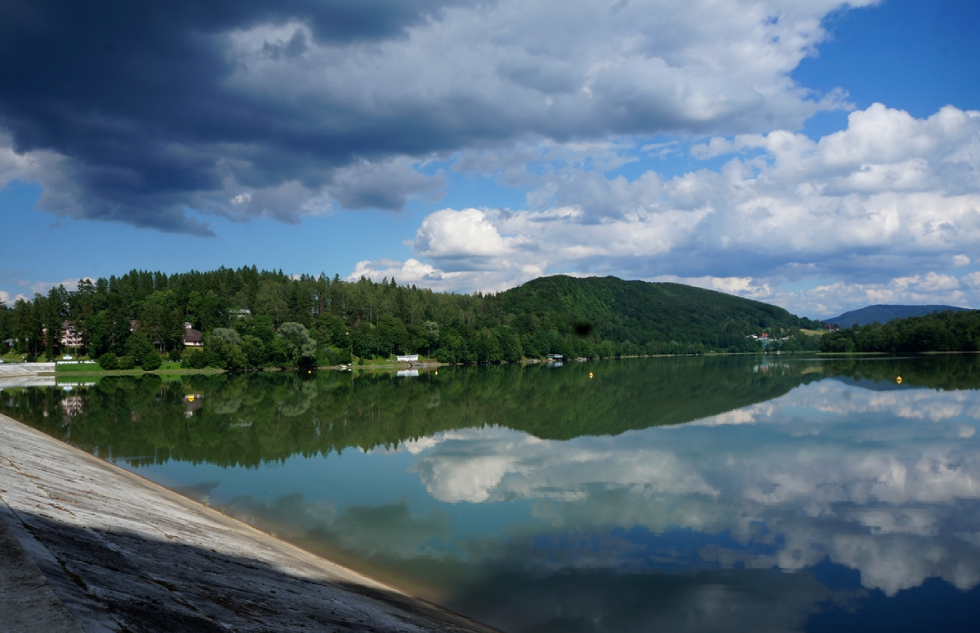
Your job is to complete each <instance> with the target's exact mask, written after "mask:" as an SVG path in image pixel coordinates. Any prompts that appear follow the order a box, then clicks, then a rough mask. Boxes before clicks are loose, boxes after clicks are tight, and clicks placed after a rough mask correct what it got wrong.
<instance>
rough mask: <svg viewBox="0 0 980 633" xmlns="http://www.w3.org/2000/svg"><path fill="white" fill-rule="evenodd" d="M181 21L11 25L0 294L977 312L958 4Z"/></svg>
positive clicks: (359, 8) (17, 19) (184, 13)
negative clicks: (246, 276)
mask: <svg viewBox="0 0 980 633" xmlns="http://www.w3.org/2000/svg"><path fill="white" fill-rule="evenodd" d="M195 6H196V5H194V4H193V3H190V2H188V3H185V2H179V1H178V2H175V3H173V4H171V5H169V6H168V7H167V8H166V9H160V8H155V7H153V8H140V7H133V6H130V5H129V4H127V3H122V2H106V3H100V5H99V7H98V9H95V10H91V11H86V12H82V13H79V8H78V7H77V6H75V4H74V3H67V2H54V1H47V0H45V1H43V2H39V3H38V4H37V7H39V9H38V10H36V11H33V12H25V11H15V10H14V9H13V8H10V7H8V8H5V9H0V226H2V227H3V231H2V235H3V246H2V247H0V298H2V299H4V300H6V301H7V302H8V303H9V302H10V301H12V300H13V299H14V298H15V297H17V296H18V295H26V296H31V295H32V294H33V293H34V292H38V291H41V292H44V291H46V289H47V288H49V287H50V285H51V284H57V283H65V285H66V286H67V287H71V285H72V283H74V282H76V281H77V280H78V279H79V278H81V277H93V278H95V277H100V276H109V275H111V274H120V273H122V272H125V271H128V270H130V269H133V268H140V269H150V270H162V271H165V272H182V271H187V270H190V269H198V270H206V269H213V268H216V267H218V266H222V265H223V266H233V267H237V266H242V265H251V264H255V265H257V266H259V267H260V268H274V269H282V270H284V271H286V272H289V273H302V272H306V273H312V274H317V273H320V272H325V273H327V274H328V275H331V276H333V274H335V273H337V274H339V275H340V276H341V277H349V276H350V277H354V278H356V277H357V276H360V275H362V274H363V275H367V276H369V277H372V278H376V279H378V280H380V279H382V278H383V277H391V276H394V277H395V278H396V279H397V280H398V281H399V282H401V283H416V284H418V285H422V286H427V287H432V288H435V289H437V290H452V291H458V292H472V291H475V290H484V291H485V290H500V289H504V288H508V287H512V286H514V285H518V284H520V283H523V282H524V281H527V280H528V279H531V278H533V277H536V276H539V275H544V274H555V273H570V274H578V275H594V274H598V275H607V274H611V275H616V276H619V277H623V278H628V279H647V280H651V281H657V280H669V281H680V282H683V283H690V284H693V285H699V286H703V287H708V288H713V289H717V290H722V291H725V292H731V293H734V294H738V295H741V296H746V297H751V298H756V299H760V300H763V301H767V302H770V303H775V304H778V305H781V306H784V307H786V308H787V309H789V310H791V311H792V312H794V313H796V314H801V315H807V316H813V317H820V316H832V315H835V314H839V313H840V312H843V311H845V310H848V309H853V308H857V307H862V306H864V305H869V304H873V303H918V304H921V303H945V304H954V305H959V306H967V307H977V306H978V304H980V267H978V264H977V260H978V258H980V248H978V247H977V246H976V245H978V244H980V239H978V238H980V177H978V176H980V173H978V171H980V114H978V112H977V110H980V86H978V83H977V82H976V81H975V80H974V79H975V78H976V77H978V76H980V52H978V50H977V47H976V46H975V45H973V42H974V40H975V33H976V29H977V27H978V26H980V8H978V6H977V3H975V2H964V1H959V2H954V1H948V0H946V1H938V2H931V3H922V2H911V1H909V0H884V1H883V2H874V1H873V0H866V1H861V2H854V3H852V4H851V5H844V4H841V3H839V2H836V1H834V0H820V1H813V2H806V3H803V2H789V1H787V0H732V2H729V3H723V4H721V5H718V4H717V3H712V2H709V1H708V0H704V1H695V2H688V3H675V2H671V1H668V0H650V1H647V2H642V1H639V0H633V1H620V2H615V1H610V0H603V1H599V0H594V1H593V0H583V2H581V3H579V4H578V5H576V10H575V11H569V10H568V8H567V6H568V5H567V4H564V3H561V2H558V1H557V0H533V1H532V0H496V1H495V2H490V3H476V2H469V1H467V0H426V1H413V2H408V1H405V2H401V1H395V0H393V1H391V2H381V1H380V0H377V1H375V0H365V2H362V3H356V4H351V3H346V2H331V1H324V2H319V3H311V2H308V1H306V0H289V1H286V2H280V3H274V4H273V3H266V2H261V1H259V0H254V1H252V2H243V3H236V4H235V5H234V6H233V7H231V8H228V7H223V5H213V6H212V8H211V9H210V10H209V11H210V12H208V11H202V10H198V9H195V8H194V7H195ZM3 13H6V14H7V15H3Z"/></svg>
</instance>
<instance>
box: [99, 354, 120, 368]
mask: <svg viewBox="0 0 980 633" xmlns="http://www.w3.org/2000/svg"><path fill="white" fill-rule="evenodd" d="M99 367H101V368H102V369H104V370H106V371H112V370H113V369H119V357H118V356H116V355H115V354H113V353H112V352H107V353H105V354H103V355H102V356H100V357H99Z"/></svg>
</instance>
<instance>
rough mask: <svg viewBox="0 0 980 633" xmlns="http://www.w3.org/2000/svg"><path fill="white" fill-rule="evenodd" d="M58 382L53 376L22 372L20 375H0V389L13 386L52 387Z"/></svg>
mask: <svg viewBox="0 0 980 633" xmlns="http://www.w3.org/2000/svg"><path fill="white" fill-rule="evenodd" d="M57 384H58V381H57V380H55V377H54V376H37V375H34V374H24V375H21V376H0V391H3V390H4V389H12V388H14V387H54V386H55V385H57Z"/></svg>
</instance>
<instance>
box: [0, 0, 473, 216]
mask: <svg viewBox="0 0 980 633" xmlns="http://www.w3.org/2000/svg"><path fill="white" fill-rule="evenodd" d="M454 3H455V2H454V0H424V1H422V2H416V1H411V2H410V1H394V2H393V1H389V0H358V1H356V2H355V1H348V0H334V1H329V0H328V1H313V0H284V1H281V2H259V1H256V0H246V1H226V2H221V1H217V2H203V3H202V2H194V1H186V0H177V1H175V2H166V3H134V2H122V1H108V2H97V3H80V2H57V1H43V0H42V1H38V2H0V126H2V127H3V128H6V130H7V131H8V132H9V134H10V135H11V138H12V141H13V146H14V148H15V149H16V150H17V151H18V152H30V151H35V150H51V151H53V152H56V153H57V154H60V155H61V156H62V157H63V160H62V161H60V163H59V165H58V168H59V170H60V172H61V176H62V177H61V178H60V179H59V183H58V185H57V186H55V187H48V188H46V189H49V191H46V196H45V198H44V199H43V200H42V201H41V204H40V206H41V208H44V209H47V210H51V211H56V212H59V213H65V214H69V215H73V216H75V217H86V218H92V219H104V220H118V221H123V222H128V223H132V224H136V225H139V226H145V227H152V228H157V229H160V230H165V231H167V230H175V231H186V232H191V233H197V234H209V233H210V231H209V230H208V229H207V225H206V224H199V223H196V222H194V221H192V220H190V219H187V218H185V215H184V212H183V207H184V206H185V205H186V204H187V203H188V201H189V200H190V194H191V193H194V192H201V191H217V190H220V189H221V187H222V181H223V179H224V178H225V177H226V176H227V175H228V173H229V168H228V167H227V166H225V165H222V161H223V159H228V158H229V157H230V158H232V159H237V160H238V161H240V162H244V163H245V164H244V165H240V166H238V168H236V169H233V171H234V173H235V175H236V177H237V178H238V180H239V181H240V182H241V184H242V185H244V186H257V187H258V186H265V185H269V184H277V183H280V182H282V181H283V180H288V179H299V180H301V181H303V182H304V184H306V185H309V186H316V185H319V184H323V183H322V181H323V179H324V178H325V176H324V169H327V170H329V169H330V168H332V167H336V166H339V165H344V164H346V163H347V162H349V161H350V159H351V157H352V156H353V155H355V154H367V155H369V156H370V155H371V152H372V149H373V150H375V151H377V150H379V149H382V144H381V143H378V142H374V143H372V142H371V139H365V138H363V133H361V135H360V136H361V138H358V134H357V133H355V134H354V135H352V136H351V137H349V138H344V136H345V135H344V134H343V133H337V132H336V131H327V132H322V131H321V132H320V133H317V132H315V131H313V132H311V131H309V130H308V129H306V127H305V125H304V123H306V122H307V121H308V120H309V118H310V117H311V114H312V113H310V112H304V111H303V110H302V109H301V108H298V107H296V106H295V105H292V104H281V103H277V102H276V100H275V99H274V98H267V99H258V98H256V97H255V96H254V95H252V96H245V95H242V94H239V93H236V92H234V91H232V90H228V89H227V88H225V87H223V86H222V81H223V80H224V79H226V78H227V77H228V76H229V74H230V73H231V72H233V71H234V70H235V66H234V64H233V63H232V62H231V61H230V60H229V59H228V58H227V56H226V55H225V51H224V50H223V42H222V39H221V38H220V37H219V36H220V34H222V33H225V32H228V31H230V30H233V29H244V28H249V27H252V26H254V25H256V24H283V23H286V22H287V21H290V20H293V21H299V22H302V23H304V24H305V25H307V26H308V28H309V29H310V32H311V33H312V39H313V40H314V41H317V42H319V43H339V44H350V43H352V42H358V41H378V40H383V39H386V38H397V37H400V36H401V35H402V33H403V32H404V30H405V28H407V27H409V26H411V25H413V24H417V23H419V22H420V21H423V20H427V19H432V18H435V17H437V15H438V13H439V11H440V10H441V9H442V8H443V7H444V6H446V5H448V4H454ZM309 45H310V42H309V41H307V37H306V34H305V33H304V32H303V31H296V32H294V33H293V36H292V37H291V38H290V39H288V40H287V41H286V42H267V43H266V50H267V52H268V54H269V55H270V56H271V57H279V56H284V57H287V58H291V57H295V56H297V55H299V54H302V53H303V52H304V51H305V50H306V49H307V48H308V46H309ZM372 146H373V147H372ZM377 198H378V199H377V203H378V204H379V205H380V206H389V207H391V206H393V207H395V208H398V207H399V206H400V205H401V204H404V195H401V196H400V195H399V194H398V193H397V192H394V193H390V194H387V195H384V194H381V195H379V196H377Z"/></svg>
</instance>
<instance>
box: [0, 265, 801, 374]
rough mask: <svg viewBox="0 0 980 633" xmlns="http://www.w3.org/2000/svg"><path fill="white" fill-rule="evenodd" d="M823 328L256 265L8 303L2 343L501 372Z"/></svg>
mask: <svg viewBox="0 0 980 633" xmlns="http://www.w3.org/2000/svg"><path fill="white" fill-rule="evenodd" d="M185 323H188V324H190V326H191V327H192V328H194V329H195V330H198V331H200V332H201V333H202V334H203V342H204V347H203V349H202V350H195V351H193V353H192V352H191V350H188V349H184V339H185V334H186V328H185ZM66 324H67V325H70V326H71V328H73V329H74V330H75V331H76V332H78V333H79V334H80V335H81V340H82V343H81V347H80V349H73V350H69V349H65V348H64V347H63V346H62V344H61V342H60V339H61V333H62V331H63V328H64V327H65V325H66ZM815 325H818V324H816V322H811V321H809V319H805V318H804V319H798V318H797V317H794V316H793V315H791V314H790V313H788V312H786V311H785V310H783V309H781V308H777V307H774V306H771V305H766V304H764V303H760V302H757V301H750V300H747V299H741V298H738V297H734V296H731V295H727V294H724V293H720V292H714V291H711V290H703V289H700V288H693V287H689V286H683V285H680V284H667V283H647V282H642V281H623V280H621V279H617V278H615V277H605V278H596V277H593V278H584V279H581V278H572V277H567V276H555V277H544V278H540V279H536V280H534V281H531V282H529V283H527V284H525V285H523V286H521V287H519V288H514V289H511V290H508V291H506V292H501V293H496V294H493V293H491V294H486V295H484V294H481V293H475V294H472V295H462V294H453V293H437V292H433V291H431V290H428V289H424V288H416V287H415V286H406V285H399V284H398V283H397V282H396V281H395V280H394V279H391V280H388V279H385V280H383V281H382V282H380V283H379V282H373V281H370V280H368V279H364V278H361V279H360V280H358V281H346V280H342V279H340V278H339V277H338V276H336V275H335V276H334V277H333V278H332V279H331V278H330V277H327V276H326V275H320V276H319V277H312V276H308V275H303V276H300V277H298V278H295V277H291V276H288V275H285V274H283V272H282V271H278V272H276V271H259V270H257V269H256V268H255V267H254V266H253V267H251V268H249V267H245V268H239V269H237V270H235V269H228V268H221V269H219V270H215V271H210V272H197V271H191V272H189V273H181V274H173V275H166V274H163V273H158V272H157V273H154V272H147V271H131V272H129V273H127V274H125V275H123V276H121V277H115V276H113V277H110V278H109V279H99V280H97V281H95V282H90V281H88V280H83V281H82V282H81V283H80V284H79V286H78V289H77V290H72V291H68V290H66V289H65V288H63V287H58V288H52V289H51V291H50V292H49V293H48V294H47V295H35V296H34V298H33V299H18V300H17V301H16V302H15V303H14V305H13V306H6V305H3V304H2V303H0V340H4V341H9V342H12V346H13V349H12V351H15V352H16V354H17V357H18V358H19V357H20V356H21V355H23V356H24V357H26V358H28V359H31V358H42V357H45V358H52V357H54V356H57V355H60V354H63V353H65V352H66V351H72V352H78V353H80V354H82V355H85V354H87V355H89V356H90V357H92V358H98V359H105V361H106V364H103V367H110V366H111V367H131V366H132V365H131V363H135V364H136V365H141V366H142V367H144V368H147V367H148V365H147V360H146V359H147V358H149V359H150V360H149V366H155V365H158V363H159V362H160V360H159V356H160V355H169V356H170V358H171V359H172V360H178V359H182V360H184V361H185V362H187V363H188V364H189V366H191V367H198V366H205V365H207V366H217V367H224V368H226V369H245V368H248V367H262V366H290V365H297V364H299V365H304V366H310V365H313V364H320V365H335V364H338V363H347V362H351V360H352V359H354V358H368V359H370V358H374V357H385V358H386V357H388V356H389V355H390V354H404V353H420V354H423V355H427V356H434V357H436V358H438V359H439V360H441V361H444V362H467V363H473V362H483V363H486V362H490V363H492V362H499V361H508V362H510V361H517V360H521V359H522V358H539V357H543V356H545V355H547V354H562V355H564V356H566V357H589V358H595V357H612V356H631V355H643V354H684V353H701V352H711V351H729V352H738V351H760V350H761V349H762V348H761V345H760V343H759V342H758V341H757V340H756V339H754V338H751V336H752V335H757V336H759V337H762V336H763V335H766V337H767V338H768V340H774V339H777V338H782V339H783V340H782V341H780V342H779V343H777V345H778V346H779V348H780V349H798V348H807V347H808V346H809V348H815V347H816V345H817V344H816V342H815V341H816V339H813V338H812V337H807V336H803V335H798V333H799V328H800V327H804V328H806V327H814V326H815ZM790 335H793V336H792V338H789V339H787V338H786V337H787V336H790ZM796 335H798V336H796ZM195 336H196V335H195ZM770 347H772V344H770ZM4 351H7V350H6V349H5V350H4ZM117 360H118V364H116V361H117ZM100 363H102V360H100Z"/></svg>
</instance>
